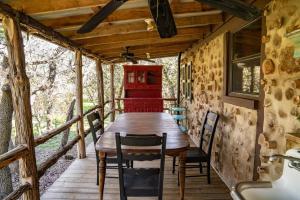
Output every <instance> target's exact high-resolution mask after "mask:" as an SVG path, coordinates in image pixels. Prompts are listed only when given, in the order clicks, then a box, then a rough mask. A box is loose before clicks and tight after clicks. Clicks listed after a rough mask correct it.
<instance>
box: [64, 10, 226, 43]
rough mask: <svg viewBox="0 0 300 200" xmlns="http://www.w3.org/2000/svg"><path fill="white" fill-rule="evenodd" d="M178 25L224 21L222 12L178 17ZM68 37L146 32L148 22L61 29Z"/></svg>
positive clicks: (185, 25)
mask: <svg viewBox="0 0 300 200" xmlns="http://www.w3.org/2000/svg"><path fill="white" fill-rule="evenodd" d="M175 21H176V26H177V28H178V29H180V28H185V27H195V26H205V25H208V24H219V23H222V22H223V17H222V15H221V14H214V15H200V16H192V17H181V18H176V19H175ZM59 31H60V33H62V34H63V35H65V36H66V37H71V39H73V40H77V39H84V38H92V37H99V36H105V35H113V34H116V33H117V34H129V33H132V32H146V31H147V24H146V23H145V22H144V21H143V20H139V21H133V22H128V23H122V24H120V23H116V24H112V23H103V24H101V25H100V26H99V27H98V28H96V29H94V31H92V32H90V33H86V34H77V33H76V29H75V30H59Z"/></svg>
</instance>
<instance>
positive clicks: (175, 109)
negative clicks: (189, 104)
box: [171, 107, 186, 112]
mask: <svg viewBox="0 0 300 200" xmlns="http://www.w3.org/2000/svg"><path fill="white" fill-rule="evenodd" d="M171 110H172V111H174V112H183V111H185V110H186V108H183V107H173V108H171Z"/></svg>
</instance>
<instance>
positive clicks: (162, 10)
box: [77, 0, 177, 38]
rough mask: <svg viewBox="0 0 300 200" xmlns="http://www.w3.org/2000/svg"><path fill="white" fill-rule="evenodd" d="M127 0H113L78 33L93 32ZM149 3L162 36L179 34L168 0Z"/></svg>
mask: <svg viewBox="0 0 300 200" xmlns="http://www.w3.org/2000/svg"><path fill="white" fill-rule="evenodd" d="M126 1H127V0H111V1H110V2H109V3H107V4H106V5H105V6H104V7H103V8H102V9H101V10H100V11H99V12H98V13H96V14H95V15H94V16H93V17H91V18H90V19H89V20H88V21H87V22H86V23H85V24H84V25H83V26H82V27H80V29H78V30H77V33H80V34H83V33H88V32H91V31H92V30H93V29H94V28H96V27H97V26H98V25H99V24H100V23H101V22H103V21H104V20H105V19H106V18H107V17H108V16H109V15H110V14H111V13H113V12H114V11H115V10H117V9H118V8H119V7H120V6H122V5H123V4H124V3H125V2H126ZM148 5H149V8H150V11H151V14H152V17H153V19H154V22H155V24H156V27H157V31H158V33H159V35H160V37H161V38H170V37H173V36H175V35H177V29H176V25H175V21H174V17H173V14H172V10H171V8H170V4H169V1H168V0H148Z"/></svg>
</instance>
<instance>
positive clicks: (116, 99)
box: [115, 98, 177, 111]
mask: <svg viewBox="0 0 300 200" xmlns="http://www.w3.org/2000/svg"><path fill="white" fill-rule="evenodd" d="M124 100H125V98H115V101H124ZM176 101H177V99H176V98H163V102H164V103H165V102H176ZM163 109H164V110H169V108H168V107H165V104H164V108H163ZM121 110H122V111H123V109H121Z"/></svg>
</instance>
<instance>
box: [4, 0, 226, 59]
mask: <svg viewBox="0 0 300 200" xmlns="http://www.w3.org/2000/svg"><path fill="white" fill-rule="evenodd" d="M1 2H2V3H0V9H1V7H5V6H3V5H5V4H4V3H7V4H9V5H10V6H11V7H12V8H13V9H11V8H10V7H9V6H8V7H9V8H10V10H12V13H13V15H15V16H17V15H18V16H19V17H20V18H22V19H21V23H22V24H24V29H25V30H27V31H28V32H30V33H32V34H36V35H38V36H42V37H43V38H46V39H48V40H49V41H53V42H54V43H57V44H59V45H61V46H64V47H68V48H70V49H71V50H74V51H81V52H82V53H83V55H87V56H89V57H92V58H100V59H102V60H103V61H104V59H106V58H110V57H117V56H119V55H120V53H122V52H123V50H124V47H126V46H130V49H132V51H133V52H134V53H136V54H137V55H139V54H141V56H144V54H145V51H149V53H151V54H153V55H154V56H165V55H167V56H168V55H175V54H177V52H179V51H182V50H185V49H186V48H188V47H190V46H191V45H192V42H195V41H197V40H200V39H202V38H203V37H204V36H205V35H207V34H208V33H209V32H210V31H211V27H212V26H213V25H219V24H222V23H223V21H224V15H223V13H222V11H220V10H216V9H214V8H213V7H211V6H209V5H208V4H202V3H199V2H197V1H185V0H172V1H170V7H171V9H172V13H173V15H174V19H175V23H176V26H177V31H178V35H177V36H175V37H172V38H168V39H161V38H160V37H159V35H158V32H157V30H153V31H152V32H148V31H147V24H146V23H145V21H144V20H145V19H146V18H151V14H150V11H149V10H150V9H149V7H148V2H147V0H128V1H127V2H126V3H124V4H123V5H122V6H121V7H120V8H119V9H118V10H116V11H115V12H113V13H112V14H111V15H109V16H108V18H106V19H105V20H104V21H103V22H102V23H101V24H100V25H99V26H98V27H97V28H96V29H94V30H93V31H92V32H90V33H86V34H78V33H77V30H78V29H79V28H80V27H81V26H82V25H83V24H84V23H85V22H86V21H87V20H88V19H89V18H90V17H91V16H93V15H94V14H95V13H97V12H98V11H99V10H100V9H101V8H102V7H103V6H105V5H106V4H107V3H108V2H109V0H60V1H59V2H57V1H56V0H43V1H40V0H30V1H29V0H2V1H1ZM3 2H4V3H3ZM14 9H15V10H18V11H15V10H14ZM0 12H2V11H1V10H0ZM5 12H6V11H4V14H5ZM2 13H3V12H2ZM16 13H17V14H16ZM102 54H103V55H102Z"/></svg>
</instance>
